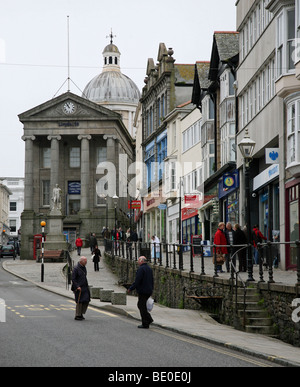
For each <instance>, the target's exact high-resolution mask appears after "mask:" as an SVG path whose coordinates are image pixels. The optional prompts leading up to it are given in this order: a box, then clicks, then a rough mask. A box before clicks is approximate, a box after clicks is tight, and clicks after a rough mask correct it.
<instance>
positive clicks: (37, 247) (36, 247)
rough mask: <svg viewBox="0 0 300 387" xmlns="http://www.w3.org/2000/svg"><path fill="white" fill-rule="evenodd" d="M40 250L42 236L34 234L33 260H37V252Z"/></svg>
mask: <svg viewBox="0 0 300 387" xmlns="http://www.w3.org/2000/svg"><path fill="white" fill-rule="evenodd" d="M41 248H42V234H36V235H35V236H34V239H33V259H35V260H36V258H37V256H36V255H37V251H38V250H40V249H41Z"/></svg>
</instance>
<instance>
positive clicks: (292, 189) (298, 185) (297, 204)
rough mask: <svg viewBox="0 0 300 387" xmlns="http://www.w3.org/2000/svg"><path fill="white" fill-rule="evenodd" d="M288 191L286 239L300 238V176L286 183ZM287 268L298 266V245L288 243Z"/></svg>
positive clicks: (286, 190)
mask: <svg viewBox="0 0 300 387" xmlns="http://www.w3.org/2000/svg"><path fill="white" fill-rule="evenodd" d="M285 193H286V222H285V235H286V241H287V242H291V241H297V240H300V231H299V221H300V178H297V179H294V180H292V181H290V182H288V183H286V185H285ZM285 253H286V268H287V269H294V268H296V266H297V250H296V245H291V247H290V246H289V245H286V251H285Z"/></svg>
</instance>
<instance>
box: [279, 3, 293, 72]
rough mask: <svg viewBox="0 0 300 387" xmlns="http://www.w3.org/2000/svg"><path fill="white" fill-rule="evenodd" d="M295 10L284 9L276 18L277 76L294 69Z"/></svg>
mask: <svg viewBox="0 0 300 387" xmlns="http://www.w3.org/2000/svg"><path fill="white" fill-rule="evenodd" d="M295 36H296V29H295V8H286V9H284V10H283V11H282V12H281V13H280V14H279V15H278V17H277V38H276V56H277V76H278V77H279V76H281V75H284V74H287V73H289V72H291V71H293V70H294V69H295V57H294V53H295Z"/></svg>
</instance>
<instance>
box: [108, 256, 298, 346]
mask: <svg viewBox="0 0 300 387" xmlns="http://www.w3.org/2000/svg"><path fill="white" fill-rule="evenodd" d="M105 257H106V262H107V263H108V264H109V265H110V267H111V269H112V270H113V272H114V273H115V274H116V275H117V277H118V278H119V283H120V284H124V285H125V284H132V283H133V282H134V279H135V273H136V271H137V269H138V264H137V262H136V261H130V260H127V259H124V258H120V257H117V256H115V257H112V256H111V255H109V254H105ZM151 267H152V269H153V275H154V292H153V298H154V299H155V302H157V303H159V304H161V305H165V306H167V307H170V308H182V309H184V308H185V309H195V310H197V309H202V310H205V311H207V312H209V313H210V314H211V315H212V316H213V317H214V318H215V319H216V320H218V321H219V322H221V323H223V324H227V325H230V326H233V327H235V328H237V329H243V327H242V322H241V319H240V318H238V317H237V310H236V303H235V300H236V287H235V283H233V282H232V281H231V280H230V279H222V278H220V277H216V278H214V277H212V276H208V275H200V274H195V273H189V272H181V271H180V270H176V269H171V268H165V267H163V266H159V265H152V264H151ZM238 285H239V286H240V285H241V284H240V283H239V284H238ZM250 286H251V287H255V286H256V287H257V293H258V295H259V299H260V301H259V303H262V304H263V308H264V309H266V310H267V311H268V314H269V315H270V316H271V317H272V318H273V321H274V328H275V331H276V334H277V337H278V338H279V339H280V340H283V341H285V342H287V343H290V344H292V345H294V346H297V347H298V346H299V347H300V323H295V322H293V321H292V310H293V309H292V301H293V300H294V299H295V298H297V296H296V289H295V286H283V285H280V284H268V283H253V284H251V285H250ZM195 288H197V289H198V290H199V289H200V292H201V295H203V296H205V295H213V296H220V295H222V299H217V298H208V299H202V300H201V306H200V304H199V303H197V302H196V301H195V300H193V299H189V298H187V295H188V293H187V291H188V290H191V289H195ZM185 290H186V291H185ZM191 294H192V293H191Z"/></svg>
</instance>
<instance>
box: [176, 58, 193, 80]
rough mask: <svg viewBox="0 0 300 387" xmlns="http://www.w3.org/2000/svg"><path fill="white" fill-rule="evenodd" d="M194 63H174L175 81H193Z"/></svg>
mask: <svg viewBox="0 0 300 387" xmlns="http://www.w3.org/2000/svg"><path fill="white" fill-rule="evenodd" d="M194 72H195V66H194V64H177V63H175V79H176V81H175V82H176V83H190V84H191V85H192V84H193V81H194Z"/></svg>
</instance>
